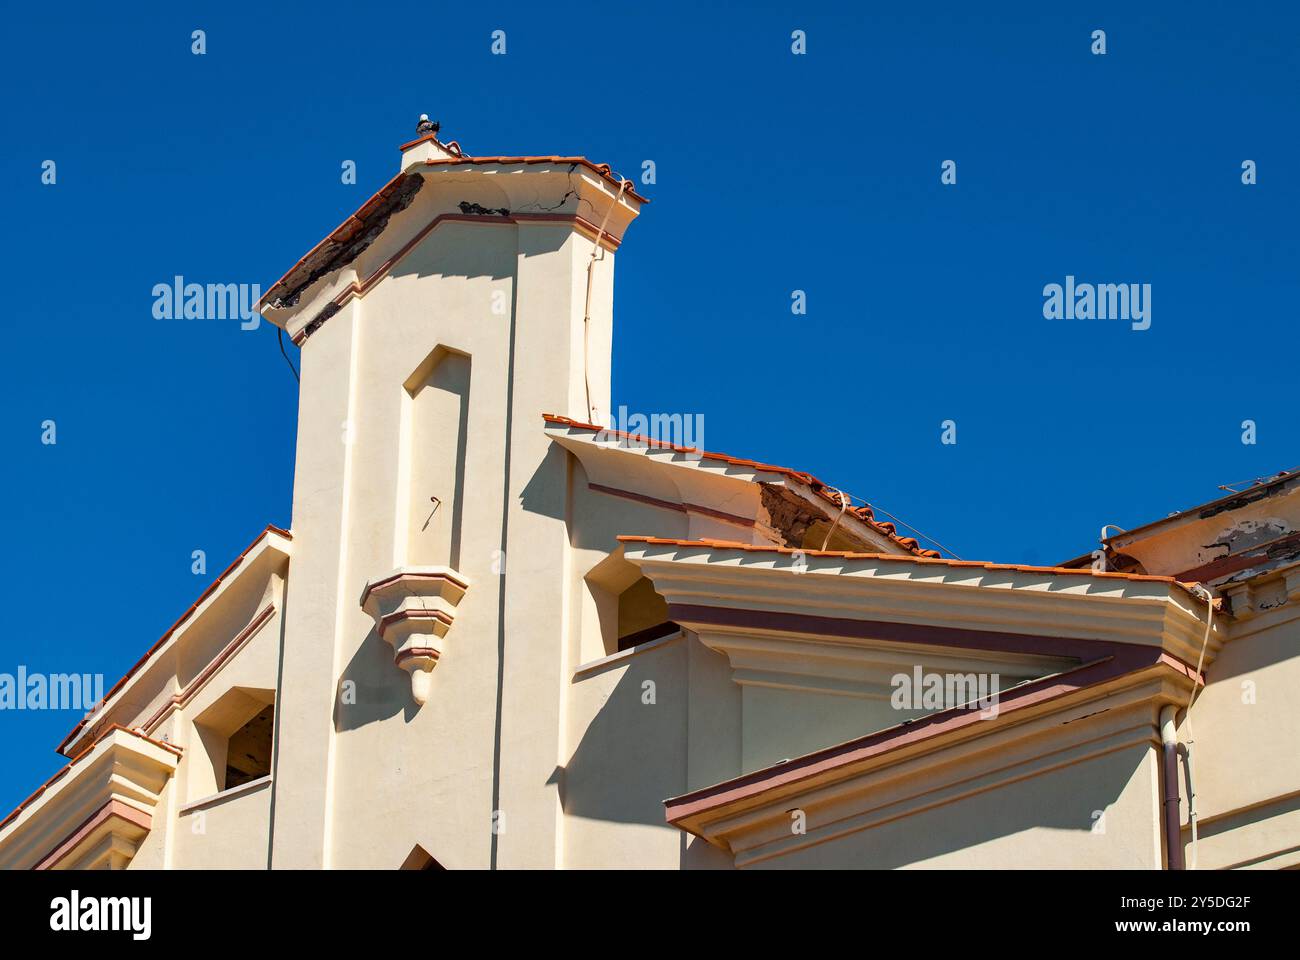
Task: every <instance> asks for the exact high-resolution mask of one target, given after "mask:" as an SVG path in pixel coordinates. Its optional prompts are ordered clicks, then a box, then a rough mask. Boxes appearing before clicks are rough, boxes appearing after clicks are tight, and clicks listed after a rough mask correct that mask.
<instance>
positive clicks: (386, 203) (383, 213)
mask: <svg viewBox="0 0 1300 960" xmlns="http://www.w3.org/2000/svg"><path fill="white" fill-rule="evenodd" d="M430 140H431V141H433V142H435V143H438V141H437V140H436V139H435V138H432V137H422V138H420V139H417V140H412V141H411V142H410V143H407V144H403V145H402V148H401V149H402V150H407V149H409V148H411V147H414V146H416V145H417V144H420V143H423V142H425V141H430ZM439 146H443V145H442V144H440V143H439ZM449 146H452V147H455V152H459V150H460V148H459V146H458V145H456V144H455V143H452V144H450V145H449ZM539 165H545V166H570V167H573V166H581V167H583V168H584V169H587V170H589V171H591V172H592V173H594V174H596V175H597V176H599V177H601V178H602V179H603V180H605V181H606V182H608V183H610V184H612V185H614V186H615V187H617V186H620V185H621V184H622V183H623V182H624V181H623V179H622V178H620V177H617V176H615V175H614V173H613V171H612V170H611V168H610V166H609V164H604V163H599V164H598V163H593V162H592V161H590V160H588V159H587V158H586V157H561V156H529V157H504V156H502V157H467V156H463V155H462V156H458V157H448V158H445V159H432V160H425V161H422V162H421V163H420V164H419V165H418V166H417V167H416V168H414V169H413V170H410V171H403V172H401V173H398V174H397V176H395V177H393V179H391V180H389V181H388V182H387V183H386V184H384V185H383V186H382V187H380V188H379V190H377V191H376V192H375V194H374V195H373V196H371V197H370V199H368V200H367V201H366V202H365V203H363V204H362V205H361V206H360V207H359V208H358V209H357V211H356V212H355V213H353V214H352V215H351V216H349V217H348V218H347V219H346V220H344V221H343V222H342V223H341V224H339V226H338V227H337V228H335V229H334V230H333V231H332V232H331V233H330V234H328V235H327V236H326V237H325V239H323V240H321V241H320V242H319V243H317V244H316V246H314V247H312V249H311V250H309V251H308V252H307V253H306V254H305V255H304V256H303V257H302V258H301V259H300V260H299V261H298V262H297V263H295V264H294V265H293V266H292V267H291V268H290V269H289V270H288V271H287V272H286V273H285V274H284V276H282V277H281V278H280V279H279V280H277V281H276V282H275V283H273V284H272V285H271V287H270V289H268V290H267V291H266V293H265V294H263V295H262V298H261V300H259V301H258V307H259V309H261V308H272V309H282V308H287V307H293V306H296V305H297V303H298V300H299V298H300V297H301V296H302V293H303V291H305V290H306V289H307V288H308V287H310V286H311V285H312V284H314V283H315V282H316V281H317V280H319V279H320V278H321V277H324V276H327V275H329V274H330V273H333V272H334V271H336V270H338V269H340V268H342V267H343V266H345V265H346V264H348V263H350V262H351V261H353V260H355V259H356V257H357V256H358V255H359V254H360V253H361V252H362V251H364V250H365V249H366V247H368V246H369V245H370V244H371V243H373V242H374V240H375V239H376V238H377V237H378V236H379V235H380V234H381V233H383V232H384V230H385V229H386V228H387V226H388V221H389V220H390V219H391V218H392V216H393V215H394V214H396V213H398V212H400V211H401V210H404V209H406V207H408V206H409V205H410V203H411V201H412V200H413V199H414V197H415V194H416V193H418V192H419V191H420V189H421V188H422V187H423V186H424V184H425V179H426V178H425V176H424V173H430V174H432V173H434V172H436V171H437V170H439V169H451V168H456V167H464V166H469V167H491V168H497V169H499V170H500V172H508V169H509V168H510V167H518V166H525V167H534V166H539ZM421 171H423V172H421ZM624 195H625V196H626V197H630V198H631V199H633V200H635V201H637V203H649V202H650V201H649V200H647V199H646V198H645V197H643V196H641V195H640V194H639V193H637V192H636V190H635V189H632V188H630V187H629V188H628V189H627V190H626V191H625V193H624Z"/></svg>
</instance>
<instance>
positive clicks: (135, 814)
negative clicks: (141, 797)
mask: <svg viewBox="0 0 1300 960" xmlns="http://www.w3.org/2000/svg"><path fill="white" fill-rule="evenodd" d="M111 817H118V818H120V819H122V820H126V821H127V822H128V823H133V824H135V825H136V826H137V827H143V828H144V829H145V830H149V829H151V828H152V827H153V817H151V816H149V814H147V813H145V812H144V811H143V810H137V809H136V808H135V807H133V806H131V805H130V804H127V803H123V802H122V801H121V800H109V801H108V802H107V803H106V804H104V805H103V806H102V807H100V808H99V809H98V810H96V811H95V812H94V813H92V814H91V815H90V816H89V817H87V818H86V819H85V820H84V821H82V824H81V826H79V827H77V829H75V830H73V831H72V833H70V834H68V836H67V837H65V838H64V839H63V840H61V841H59V843H57V844H55V846H54V849H53V850H51V851H50V852H49V853H47V854H46V855H45V856H44V857H42V858H41V860H40V862H39V863H37V864H36V865H35V866H34V867H32V869H33V870H50V869H53V868H54V867H55V866H56V865H57V864H58V863H59V861H60V860H62V859H63V858H64V857H66V856H67V855H68V854H69V853H71V852H72V851H73V850H74V849H75V848H76V846H77V844H79V843H81V841H82V840H84V839H86V837H88V836H89V835H90V834H91V833H92V832H93V831H94V830H95V829H96V828H97V827H98V826H99V825H100V824H102V823H104V822H105V821H107V820H109V819H110V818H111Z"/></svg>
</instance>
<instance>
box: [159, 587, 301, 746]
mask: <svg viewBox="0 0 1300 960" xmlns="http://www.w3.org/2000/svg"><path fill="white" fill-rule="evenodd" d="M274 613H275V604H273V603H272V604H268V605H267V607H266V608H265V609H264V610H263V611H262V612H261V613H259V614H258V615H257V616H256V617H254V618H253V619H252V620H251V621H250V622H249V624H248V626H246V627H244V629H243V630H241V631H239V633H238V634H237V635H236V636H235V639H233V640H231V641H230V642H229V643H228V644H226V645H225V646H224V647H222V649H221V651H220V652H219V653H218V654H217V655H216V656H215V657H213V658H212V659H211V660H210V661H208V664H207V666H205V667H204V668H203V669H202V670H201V671H199V674H198V676H196V677H195V678H194V679H193V680H191V681H190V682H189V683H188V684H186V685H185V689H183V690H182V691H181V692H180V693H174V694H172V695H171V697H169V698H168V700H167V702H166V703H164V704H163V705H162V706H161V707H159V708H158V709H157V711H155V712H154V714H153V716H151V717H150V718H149V719H148V720H146V721H145V722H144V723H142V724H140V729H141V730H143V731H144V732H145V733H153V732H154V730H155V729H157V726H158V724H159V723H161V722H162V720H163V718H164V717H166V716H167V714H169V713H170V712H171V711H173V710H175V709H176V708H177V707H180V706H183V705H185V704H186V703H188V702H189V701H190V700H191V699H193V697H194V695H195V694H196V693H198V692H199V689H200V688H201V687H202V686H203V684H204V683H206V682H207V681H208V678H209V677H211V676H212V675H213V674H214V673H216V672H217V671H218V670H219V669H221V667H222V666H223V665H224V664H225V663H226V661H227V660H229V659H230V658H231V657H233V656H234V655H235V654H236V653H238V652H239V651H240V650H241V649H243V647H244V645H245V644H246V643H248V641H249V640H251V639H252V637H253V635H254V634H256V633H257V631H258V630H260V629H261V627H262V625H263V624H264V623H266V622H267V621H268V620H270V619H271V617H272V615H274Z"/></svg>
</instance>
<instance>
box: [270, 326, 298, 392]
mask: <svg viewBox="0 0 1300 960" xmlns="http://www.w3.org/2000/svg"><path fill="white" fill-rule="evenodd" d="M275 332H276V333H277V334H279V337H280V356H282V357H284V362H285V363H287V364H288V365H289V370H290V371H291V372H292V373H293V378H294V380H296V381H298V383H299V384H301V383H302V378H301V377H299V376H298V368H297V367H295V366H294V365H293V361H292V360H290V359H289V354H287V353H285V352H284V328H283V327H276V328H275Z"/></svg>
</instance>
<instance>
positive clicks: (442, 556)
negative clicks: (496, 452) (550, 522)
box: [397, 345, 470, 569]
mask: <svg viewBox="0 0 1300 960" xmlns="http://www.w3.org/2000/svg"><path fill="white" fill-rule="evenodd" d="M469 389H470V358H469V356H468V355H467V354H464V353H461V352H459V351H457V350H451V349H448V348H447V347H444V346H441V345H439V346H438V347H437V348H435V349H434V351H433V352H432V353H430V354H429V356H428V357H426V358H425V359H424V361H423V362H422V363H421V364H420V365H419V366H418V367H416V368H415V372H414V373H412V374H411V375H410V376H409V377H408V378H407V380H406V382H405V383H404V384H403V396H402V452H401V463H402V468H401V473H402V478H401V488H400V490H399V493H398V501H399V503H398V510H399V516H398V529H399V530H402V531H404V533H405V535H404V537H403V539H402V541H401V542H402V543H403V544H404V548H403V550H402V555H401V556H399V557H398V558H397V563H398V565H399V566H402V565H405V566H422V565H446V566H449V567H451V568H452V569H458V568H459V566H460V545H461V517H462V515H463V512H464V503H465V448H466V444H467V443H468V440H469V431H468V425H469ZM434 498H437V499H436V501H435V500H434Z"/></svg>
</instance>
